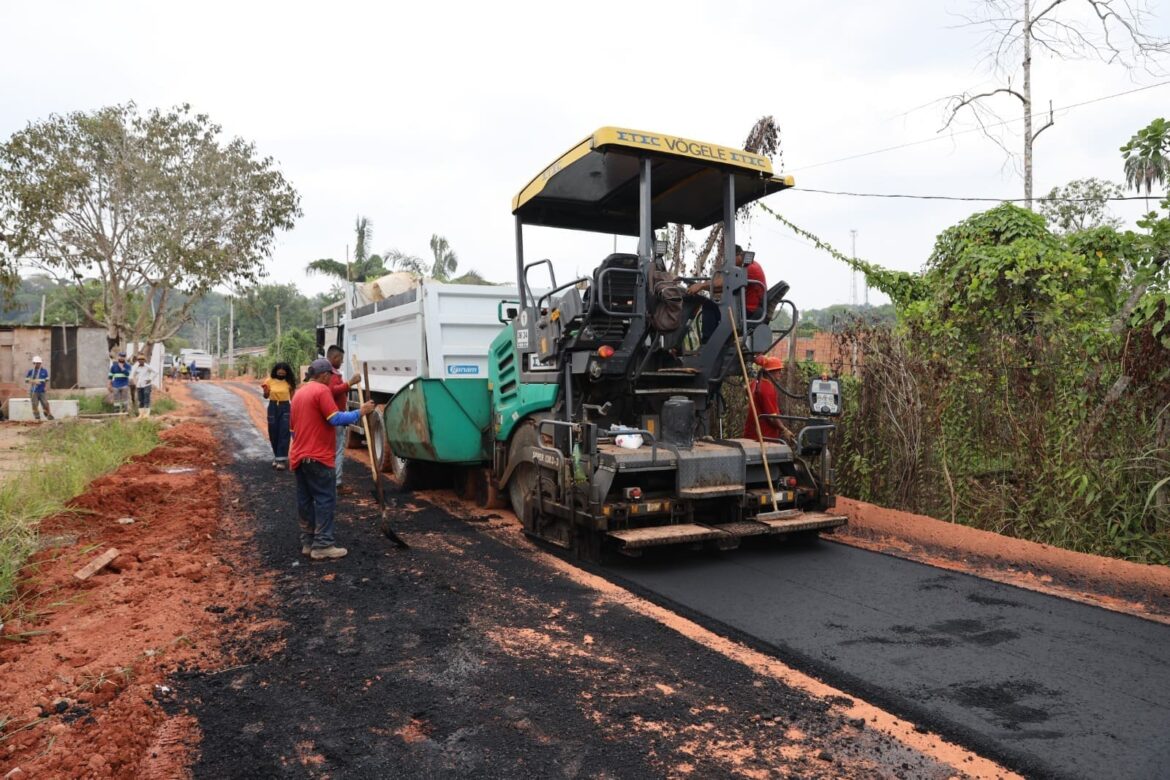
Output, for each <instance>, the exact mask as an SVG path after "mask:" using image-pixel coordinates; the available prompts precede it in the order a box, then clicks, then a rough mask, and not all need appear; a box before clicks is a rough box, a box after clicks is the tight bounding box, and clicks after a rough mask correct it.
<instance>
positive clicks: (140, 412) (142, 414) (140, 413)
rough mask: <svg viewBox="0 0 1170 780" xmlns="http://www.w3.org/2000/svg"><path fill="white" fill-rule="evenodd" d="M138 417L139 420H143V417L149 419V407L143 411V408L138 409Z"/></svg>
mask: <svg viewBox="0 0 1170 780" xmlns="http://www.w3.org/2000/svg"><path fill="white" fill-rule="evenodd" d="M138 417H139V418H140V419H141V418H143V417H150V407H149V406H148V407H146V408H145V409H143V408H139V410H138Z"/></svg>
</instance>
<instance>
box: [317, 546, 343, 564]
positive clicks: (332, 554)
mask: <svg viewBox="0 0 1170 780" xmlns="http://www.w3.org/2000/svg"><path fill="white" fill-rule="evenodd" d="M348 552H349V550H347V549H345V548H344V547H338V546H336V545H334V546H332V547H314V548H313V549H312V551H311V552H310V553H309V557H310V558H312V559H313V560H314V561H327V560H329V559H331V558H344V557H345V554H346V553H348Z"/></svg>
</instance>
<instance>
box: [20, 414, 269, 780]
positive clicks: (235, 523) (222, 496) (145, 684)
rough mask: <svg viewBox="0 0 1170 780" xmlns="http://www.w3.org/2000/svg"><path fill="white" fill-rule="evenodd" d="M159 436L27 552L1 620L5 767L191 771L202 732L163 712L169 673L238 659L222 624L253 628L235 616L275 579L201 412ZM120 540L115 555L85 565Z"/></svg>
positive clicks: (48, 771)
mask: <svg viewBox="0 0 1170 780" xmlns="http://www.w3.org/2000/svg"><path fill="white" fill-rule="evenodd" d="M180 395H181V393H180ZM192 411H197V410H196V409H195V408H193V406H192V405H191V404H188V405H187V406H185V407H184V408H183V409H182V410H181V411H180V412H177V413H175V414H174V415H173V416H174V417H176V418H181V417H183V416H184V415H189V414H190V413H191V412H192ZM161 438H162V444H161V445H160V446H159V447H157V448H156V449H154V450H152V451H151V452H150V453H148V454H146V455H145V456H142V457H140V458H136V459H135V460H134V461H132V462H131V463H129V464H127V465H125V466H123V467H122V468H120V469H118V470H116V471H114V472H112V473H110V474H108V475H106V476H104V477H101V478H99V479H97V480H95V481H94V482H93V483H91V485H90V487H89V489H88V490H87V491H86V492H85V493H84V494H83V495H82V496H79V497H78V498H76V499H74V500H73V501H72V502H71V503H70V505H69V508H68V509H67V510H66V511H64V512H61V513H60V514H58V515H56V516H53V517H50V518H47V519H46V520H44V521H43V522H42V525H41V535H42V538H44V539H47V540H50V541H51V545H52V546H50V547H48V548H46V549H43V550H42V551H41V552H39V553H37V554H36V555H35V556H34V557H33V559H32V560H31V561H30V563H29V565H28V566H27V567H26V570H25V577H24V579H23V581H22V583H21V586H20V591H19V602H18V606H19V617H18V618H17V619H15V620H10V621H9V622H8V623H7V624H6V625H5V626H4V632H3V635H2V636H0V678H2V679H3V680H4V684H3V686H0V721H3V727H2V728H0V776H4V775H6V774H7V773H8V772H10V771H12V770H15V769H16V768H18V767H19V768H20V769H21V770H22V771H23V772H24V773H25V775H24V776H26V777H32V776H41V777H177V776H181V775H182V774H183V771H184V770H183V767H184V765H185V763H186V761H187V755H188V754H187V751H188V750H189V749H190V748H191V747H192V746H193V745H194V744H196V743H197V741H198V732H197V730H196V729H194V728H193V726H194V723H193V721H192V720H191V719H190V718H184V717H177V718H175V717H169V716H168V715H167V714H166V713H165V711H164V709H163V707H162V705H161V702H164V701H166V700H167V699H168V698H169V696H170V695H171V687H170V684H169V683H168V679H169V677H170V676H171V675H172V674H174V673H175V672H176V671H177V670H179V669H191V668H199V669H204V670H209V671H215V670H219V669H223V668H225V667H230V666H231V665H232V658H231V655H230V651H225V649H224V647H223V645H222V642H221V639H222V637H223V636H224V635H225V634H226V633H229V632H234V631H239V630H248V629H247V627H246V626H241V625H240V624H238V623H237V621H238V620H239V618H240V616H241V615H243V614H247V615H249V617H250V618H252V619H253V620H254V615H255V614H256V613H257V610H258V606H257V605H258V603H259V602H260V601H262V600H263V599H264V598H265V594H266V592H267V587H266V584H265V582H264V580H263V578H262V577H258V576H257V575H256V573H255V567H253V566H250V565H248V564H247V563H246V561H247V560H248V549H247V548H246V539H247V534H248V527H247V523H246V522H245V521H244V519H243V518H242V516H241V515H240V514H239V513H238V512H236V511H234V506H233V504H232V503H231V502H232V501H233V500H234V496H233V492H232V489H231V486H230V484H229V481H228V478H227V477H226V476H225V475H224V474H223V473H222V471H221V465H222V463H221V456H220V454H219V452H220V448H219V444H218V442H217V440H216V439H215V437H214V436H213V435H212V433H211V432H210V431H209V430H208V429H207V428H206V426H205V425H203V424H201V423H199V422H195V421H188V422H181V423H178V424H176V425H174V426H173V427H169V428H168V429H167V430H164V431H163V433H162V435H161ZM110 549H116V550H117V551H118V555H117V557H116V558H114V560H113V562H112V563H110V564H109V565H108V566H106V567H105V568H103V569H101V570H100V571H98V572H97V573H96V574H94V575H93V576H92V577H90V578H89V579H87V580H84V581H81V580H78V579H77V578H76V577H75V576H74V573H75V572H77V571H78V570H79V569H81V568H82V566H83V565H84V564H86V563H87V562H89V561H92V560H93V559H95V558H97V557H98V556H99V555H101V554H102V553H103V552H105V551H108V550H110Z"/></svg>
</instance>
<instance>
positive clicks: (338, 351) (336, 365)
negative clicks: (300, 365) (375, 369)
mask: <svg viewBox="0 0 1170 780" xmlns="http://www.w3.org/2000/svg"><path fill="white" fill-rule="evenodd" d="M325 358H326V359H327V360H328V361H329V365H330V366H332V367H333V374H332V376H331V377H330V380H329V390H330V392H332V393H333V400H334V402H335V403H336V404H337V411H339V412H344V411H346V410H347V409H349V389H350V388H351V387H354V386H355V385H357V384H358V383H360V382H361V381H362V375H361V374H354V375H353V376H352V377H350V380H349V381H348V382H346V381H345V377H343V376H342V375H341V361H342V360H343V359H344V358H345V350H344V349H342V348H341V347H339V346H337V345H336V344H334V345H333V346H331V347H330V348H329V349H328V350H326V351H325ZM335 435H336V437H337V440H336V442H335V445H334V448H333V463H334V467H333V468H334V472H335V474H336V477H337V492H338V493H339V494H341V495H348V494H350V493H352V492H353V490H352V489H351V488H348V487H344V486H342V484H341V464H342V463H343V462H344V460H345V439H346V431H345V426H344V425H343V426H341V427H339V428H337V431H336V434H335Z"/></svg>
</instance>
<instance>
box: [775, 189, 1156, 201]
mask: <svg viewBox="0 0 1170 780" xmlns="http://www.w3.org/2000/svg"><path fill="white" fill-rule="evenodd" d="M792 190H793V191H794V192H815V193H817V194H818V195H844V196H847V197H851V198H901V199H908V200H959V201H970V202H978V203H1023V202H1024V201H1026V200H1027V198H983V197H976V196H965V195H914V194H905V193H893V192H844V191H840V190H818V189H813V188H812V187H793V188H792ZM1166 197H1167V196H1166V195H1115V196H1112V197H1107V198H1051V197H1048V196H1047V195H1037V196H1033V197H1032V200H1033V201H1039V202H1049V203H1054V202H1060V203H1100V202H1102V201H1118V200H1151V199H1152V200H1162V199H1164V198H1166Z"/></svg>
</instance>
